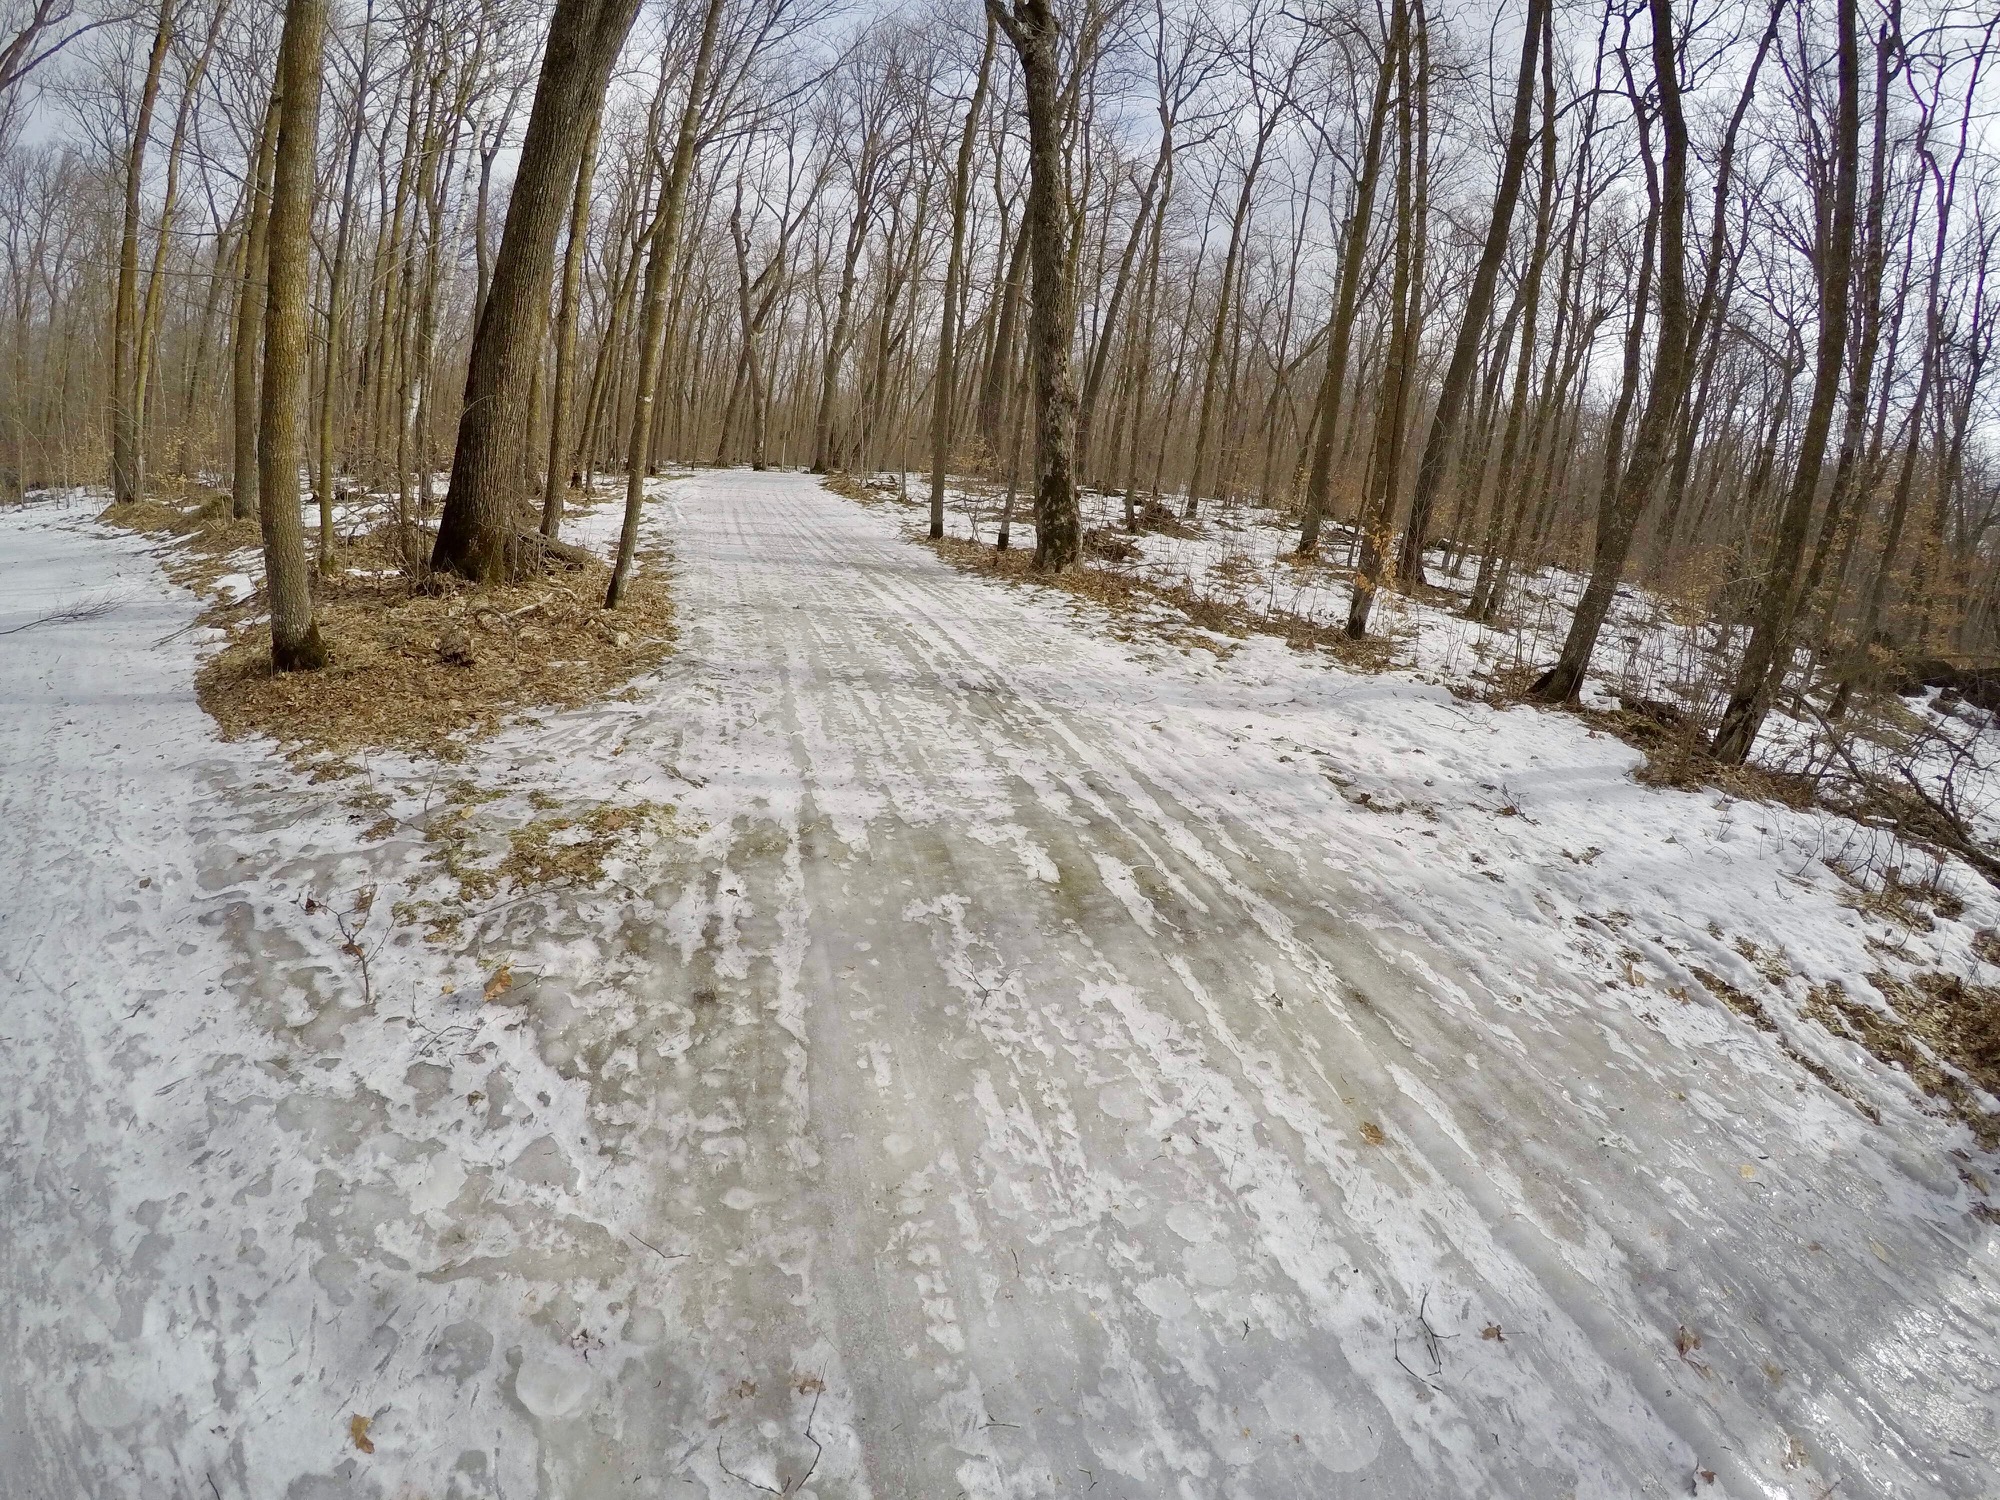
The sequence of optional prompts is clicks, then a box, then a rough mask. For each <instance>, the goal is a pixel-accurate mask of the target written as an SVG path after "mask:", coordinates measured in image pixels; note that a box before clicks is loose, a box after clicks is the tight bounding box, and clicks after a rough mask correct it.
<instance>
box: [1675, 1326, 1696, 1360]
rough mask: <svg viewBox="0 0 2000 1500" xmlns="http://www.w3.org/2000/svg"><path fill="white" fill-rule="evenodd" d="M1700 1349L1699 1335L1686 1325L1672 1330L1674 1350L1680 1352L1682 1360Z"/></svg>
mask: <svg viewBox="0 0 2000 1500" xmlns="http://www.w3.org/2000/svg"><path fill="white" fill-rule="evenodd" d="M1700 1347H1701V1335H1700V1334H1698V1333H1696V1332H1695V1331H1694V1330H1693V1329H1692V1328H1690V1327H1688V1326H1687V1324H1685V1323H1683V1324H1681V1326H1680V1327H1678V1328H1676V1329H1675V1330H1674V1348H1675V1349H1676V1350H1678V1351H1679V1352H1680V1356H1681V1358H1682V1359H1686V1358H1687V1357H1688V1356H1689V1355H1690V1354H1692V1353H1694V1351H1695V1350H1697V1349H1699V1348H1700Z"/></svg>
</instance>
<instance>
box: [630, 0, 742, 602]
mask: <svg viewBox="0 0 2000 1500" xmlns="http://www.w3.org/2000/svg"><path fill="white" fill-rule="evenodd" d="M723 5H724V0H708V10H707V13H706V14H705V15H704V16H703V17H702V23H701V41H700V43H699V45H698V46H697V47H696V49H695V58H694V71H693V72H692V73H691V74H689V76H688V87H687V98H686V99H685V100H684V101H683V102H682V104H681V120H680V127H679V129H678V130H677V131H675V133H674V158H673V161H672V163H671V164H669V166H668V168H667V175H666V177H665V178H664V179H663V180H662V181H661V184H660V203H659V207H658V210H657V212H656V213H655V215H654V218H653V224H652V229H651V233H650V234H649V235H648V237H647V238H648V241H649V243H648V245H647V249H646V290H645V293H644V297H643V303H644V307H643V311H642V312H641V314H640V325H641V326H640V333H639V370H638V374H637V376H636V377H635V379H634V383H633V384H634V389H633V401H632V430H631V437H630V441H629V442H628V443H627V445H626V462H625V521H624V525H623V526H622V527H620V528H619V533H618V561H617V563H616V564H615V565H614V566H613V567H612V570H611V583H610V586H609V587H608V588H607V589H606V590H605V592H604V607H605V608H606V609H616V608H617V607H618V600H619V597H620V596H621V595H622V594H623V593H624V592H625V585H626V583H627V581H628V580H629V579H630V578H631V575H632V560H633V558H634V557H635V556H637V554H638V550H639V513H640V507H641V506H642V505H643V504H644V502H645V499H646V475H647V472H648V471H649V470H650V469H651V468H652V466H653V394H654V388H655V387H656V386H657V385H658V384H659V374H660V356H661V353H662V349H661V346H662V345H663V344H664V343H665V342H666V336H667V282H668V280H669V278H670V276H671V274H672V271H673V260H674V253H675V251H676V250H677V249H678V248H679V242H680V224H681V211H682V208H683V206H684V205H685V203H686V202H687V185H688V178H689V176H690V175H692V173H693V172H694V153H695V145H696V138H695V132H696V127H697V126H698V125H699V124H700V122H701V111H702V107H703V105H704V104H705V103H706V101H707V95H708V76H709V70H710V68H711V67H712V66H713V65H714V59H715V38H716V33H717V31H718V30H719V29H720V27H721V24H722V11H723Z"/></svg>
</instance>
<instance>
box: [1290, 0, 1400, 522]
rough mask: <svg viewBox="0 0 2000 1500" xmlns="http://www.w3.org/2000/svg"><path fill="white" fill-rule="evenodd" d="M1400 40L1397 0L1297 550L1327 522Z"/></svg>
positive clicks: (1343, 272) (1357, 187)
mask: <svg viewBox="0 0 2000 1500" xmlns="http://www.w3.org/2000/svg"><path fill="white" fill-rule="evenodd" d="M1404 44H1405V37H1404V28H1403V26H1402V24H1401V6H1400V0H1399V3H1398V6H1397V9H1396V20H1395V21H1393V22H1392V24H1391V28H1390V33H1389V35H1388V36H1386V37H1384V38H1383V41H1382V61H1381V64H1380V66H1379V67H1377V69H1376V70H1375V98H1374V102H1373V103H1372V104H1371V105H1370V107H1369V111H1368V135H1367V139H1366V141H1365V142H1364V144H1363V146H1362V148H1361V163H1360V166H1359V167H1358V168H1357V169H1356V172H1355V179H1354V203H1353V206H1352V207H1351V208H1350V209H1349V210H1348V215H1347V230H1346V235H1345V238H1344V239H1343V242H1342V244H1341V248H1340V286H1339V290H1338V291H1337V292H1336V293H1335V295H1334V302H1333V315H1332V317H1331V318H1330V319H1329V321H1328V323H1327V331H1326V369H1325V371H1324V373H1322V374H1321V376H1320V382H1319V399H1318V401H1317V402H1316V403H1315V408H1314V409H1315V417H1314V423H1315V429H1314V435H1313V446H1312V466H1311V468H1310V469H1309V470H1308V471H1307V475H1306V511H1305V519H1304V521H1303V523H1302V524H1301V525H1300V527H1299V546H1298V555H1299V556H1300V557H1311V556H1313V555H1315V554H1316V553H1317V552H1318V551H1319V533H1320V528H1321V527H1322V526H1323V525H1324V524H1325V523H1326V507H1327V501H1328V500H1329V499H1330V498H1331V496H1332V493H1333V443H1334V437H1335V430H1336V429H1337V428H1338V427H1339V425H1340V403H1341V396H1342V393H1343V389H1344V387H1345V386H1346V384H1347V351H1348V346H1349V345H1350V344H1351V343H1352V342H1353V338H1354V316H1355V313H1356V311H1357V310H1358V309H1359V307H1360V304H1361V270H1362V267H1363V265H1364V264H1365V263H1366V262H1367V259H1368V234H1369V225H1370V224H1371V223H1372V221H1373V218H1374V213H1375V185H1376V183H1377V182H1378V181H1379V180H1380V178H1381V175H1382V135H1383V130H1384V127H1385V125H1386V123H1387V121H1388V118H1389V90H1390V87H1391V86H1392V85H1393V84H1394V83H1395V81H1396V70H1397V65H1398V60H1399V58H1400V57H1401V52H1402V48H1403V46H1404Z"/></svg>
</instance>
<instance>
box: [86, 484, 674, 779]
mask: <svg viewBox="0 0 2000 1500" xmlns="http://www.w3.org/2000/svg"><path fill="white" fill-rule="evenodd" d="M100 519H103V520H105V521H107V522H110V523H112V524H117V525H123V526H129V527H132V528H134V529H138V530H144V531H148V532H153V533H159V534H165V535H171V536H175V537H180V538H184V539H185V541H184V542H183V544H182V545H180V546H177V547H175V548H174V549H173V550H172V551H171V552H170V554H169V555H168V556H167V557H166V558H165V559H164V561H165V563H166V566H167V570H168V572H169V574H170V576H172V577H173V578H174V579H175V580H176V581H177V582H180V583H182V584H184V585H186V586H188V587H190V588H193V589H196V590H197V591H198V592H205V591H206V590H207V589H208V588H209V587H212V585H213V584H214V582H215V580H216V579H218V578H220V577H221V576H222V575H223V574H224V573H226V572H230V571H233V570H234V569H235V568H237V567H241V568H243V569H244V570H246V571H249V572H251V573H253V574H261V572H262V558H261V555H259V554H257V552H256V550H255V549H257V548H259V547H260V545H261V539H260V537H259V534H258V531H257V523H256V522H255V521H235V520H231V519H230V518H229V501H228V497H227V496H225V495H214V494H211V495H207V496H201V495H195V496H192V497H190V498H187V499H183V500H174V499H170V498H160V499H148V500H141V501H135V502H131V503H129V504H126V505H123V506H114V507H112V508H111V509H110V510H108V511H107V512H105V514H104V516H103V517H101V518H100ZM428 543H429V539H428V537H427V536H425V534H424V533H422V532H421V531H418V532H416V533H414V534H413V535H412V536H411V538H410V545H409V546H408V547H407V548H406V547H405V546H404V545H402V540H401V538H400V537H399V535H398V533H397V528H396V527H395V526H394V525H393V523H388V522H378V523H377V524H374V525H372V526H362V527H359V528H357V529H356V530H355V531H354V532H353V533H351V534H349V535H348V536H346V537H344V538H340V539H339V540H338V542H337V544H336V546H335V549H334V555H333V562H334V570H333V572H332V573H331V574H330V575H328V574H321V573H319V572H318V571H317V570H316V571H315V573H314V575H313V588H314V594H315V600H314V604H315V609H316V611H317V614H318V619H319V628H320V633H321V635H322V637H323V638H324V639H325V641H326V644H327V656H328V660H327V665H326V667H325V668H324V669H323V670H321V671H318V672H304V673H287V674H283V675H280V674H277V673H274V672H273V671H272V670H271V666H270V658H269V649H268V642H267V637H266V630H265V626H264V623H263V620H264V616H265V613H266V607H265V601H264V597H263V592H262V589H261V588H259V589H258V590H257V591H255V592H253V593H252V594H251V595H249V597H247V598H245V599H242V600H240V601H235V602H229V601H216V602H213V603H211V604H210V606H209V607H208V609H207V610H206V611H205V612H204V614H203V616H202V623H203V624H206V625H211V626H214V627H216V628H218V629H220V630H223V631H225V632H226V633H227V636H228V639H227V641H226V643H225V644H224V646H223V648H222V649H221V650H220V651H218V652H217V653H215V654H214V655H213V656H211V657H210V658H209V659H208V660H207V661H206V662H205V663H204V664H203V666H202V668H201V670H200V671H199V673H198V674H197V677H196V695H197V697H198V698H199V700H200V702H201V704H202V707H204V708H205V709H207V710H208V712H209V714H210V715H211V716H212V717H213V718H214V719H215V721H216V723H217V725H218V726H220V728H221V730H222V733H223V735H224V736H225V737H226V738H230V739H236V738H240V737H242V736H245V735H257V734H262V735H268V736H270V737H271V738H273V739H275V740H277V741H278V742H279V743H280V744H281V745H283V746H285V747H286V748H287V749H288V750H291V751H293V752H296V753H303V754H304V755H307V756H314V755H326V754H332V755H336V756H338V755H339V754H341V753H342V752H346V751H351V750H358V749H364V748H388V749H399V750H407V751H411V752H415V753H421V754H427V755H431V756H435V757H437V758H439V759H444V760H455V759H458V758H459V757H461V756H462V755H463V754H464V751H465V748H466V746H467V745H468V744H469V743H470V742H471V741H473V740H476V739H478V738H480V737H483V736H486V735H490V734H492V733H493V732H494V731H495V730H497V729H498V728H499V727H500V726H501V725H502V724H503V723H505V722H507V721H508V720H510V719H512V718H516V717H518V716H520V715H523V714H525V713H528V712H530V711H532V710H536V709H564V708H572V707H575V706H576V705H578V704H580V703H584V702H588V701H590V700H591V699H594V698H599V697H603V696H606V695H607V694H609V693H611V692H613V691H614V690H616V689H617V688H619V687H620V686H622V685H623V684H625V683H628V682H630V681H631V680H632V679H633V678H634V677H637V676H639V675H641V674H643V673H644V672H646V671H648V670H650V669H651V668H653V667H655V666H657V665H658V664H659V663H660V661H661V660H663V659H664V658H665V657H666V656H667V654H668V653H669V652H670V651H671V650H672V648H673V642H674V617H673V605H672V600H671V598H670V596H669V593H668V590H667V586H666V582H665V578H664V574H665V571H666V570H665V568H664V566H662V562H663V559H662V558H661V557H660V556H659V554H657V553H651V554H648V555H647V560H648V561H649V562H650V563H651V564H652V566H650V567H646V568H643V569H642V570H641V571H640V572H639V573H638V574H637V576H635V577H634V579H633V580H632V582H631V586H630V587H629V588H628V589H627V590H626V593H625V596H624V598H623V599H622V600H621V601H620V603H619V607H618V608H617V609H616V610H606V609H603V608H602V607H601V604H602V600H603V597H604V589H605V585H606V583H607V582H608V580H609V577H610V570H609V568H608V567H607V566H606V565H604V564H603V563H601V562H597V561H594V560H593V561H591V562H588V563H584V564H582V565H580V566H573V567H565V568H560V569H552V570H551V571H548V572H545V573H541V574H538V575H535V576H530V577H527V578H524V579H522V580H520V581H518V582H514V583H508V584H500V585H490V586H485V587H474V586H473V585H471V584H468V583H465V582H463V581H461V580H458V579H455V578H450V577H446V576H443V575H434V574H430V573H429V572H428V570H427V569H426V568H425V567H424V566H423V561H424V558H425V555H426V554H427V551H428ZM246 549H247V550H249V551H250V552H251V555H250V556H249V557H247V558H246V557H244V556H242V555H241V554H243V553H244V552H245V550H246ZM307 550H308V553H309V554H310V555H312V557H313V560H314V561H315V562H316V561H317V538H316V536H314V535H313V534H312V533H311V532H310V530H309V532H308V536H307Z"/></svg>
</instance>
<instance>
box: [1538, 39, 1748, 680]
mask: <svg viewBox="0 0 2000 1500" xmlns="http://www.w3.org/2000/svg"><path fill="white" fill-rule="evenodd" d="M1648 5H1649V9H1650V11H1651V15H1652V28H1653V38H1652V43H1653V45H1652V51H1653V77H1654V81H1655V85H1656V88H1657V92H1658V95H1659V104H1658V108H1659V122H1660V133H1661V141H1662V145H1661V152H1660V162H1659V165H1658V166H1657V167H1655V165H1654V163H1653V159H1652V154H1651V147H1650V144H1649V136H1648V132H1647V130H1646V126H1645V122H1644V120H1643V118H1642V119H1641V124H1640V142H1641V147H1642V154H1643V155H1644V158H1645V169H1646V187H1647V195H1648V199H1649V201H1650V203H1651V204H1652V205H1653V210H1652V215H1651V216H1652V217H1654V218H1655V219H1656V220H1657V225H1658V227H1657V234H1656V236H1655V237H1654V246H1655V250H1656V254H1655V256H1654V259H1655V261H1656V263H1657V275H1658V280H1659V321H1658V327H1657V329H1656V331H1655V334H1654V343H1653V371H1652V381H1651V384H1650V386H1649V387H1648V389H1647V392H1646V404H1645V407H1644V408H1643V409H1642V411H1641V412H1640V416H1639V427H1638V431H1637V433H1636V434H1635V435H1634V437H1633V440H1632V448H1631V452H1630V453H1629V454H1627V455H1626V456H1625V460H1624V464H1623V467H1622V471H1621V472H1618V473H1617V474H1616V475H1615V476H1614V474H1613V472H1612V466H1611V464H1609V463H1607V465H1606V474H1605V480H1604V483H1603V487H1602V492H1601V496H1600V499H1599V502H1598V515H1597V539H1596V545H1595V548H1594V551H1593V555H1592V558H1591V570H1590V580H1589V582H1588V583H1586V584H1585V585H1584V590H1583V596H1582V598H1580V599H1579V600H1578V601H1577V606H1576V612H1575V613H1574V614H1573V615H1572V616H1571V617H1570V624H1569V632H1568V634H1567V635H1565V636H1564V638H1563V645H1562V653H1561V655H1560V656H1559V657H1558V658H1557V660H1556V664H1555V666H1553V667H1551V668H1550V669H1549V670H1548V671H1547V672H1544V673H1543V674H1542V675H1541V677H1539V678H1538V679H1536V681H1535V684H1534V686H1533V688H1532V689H1531V690H1530V691H1531V692H1533V694H1534V695H1535V696H1536V697H1538V698H1540V699H1541V700H1542V701H1544V702H1548V703H1569V702H1573V701H1574V700H1575V699H1576V697H1577V695H1578V694H1579V693H1580V692H1582V690H1583V679H1584V675H1585V674H1586V673H1587V672H1588V671H1589V669H1590V658H1591V656H1592V654H1593V653H1594V652H1595V651H1596V649H1597V637H1598V633H1599V632H1600V631H1601V630H1602V629H1603V628H1604V620H1605V617H1606V616H1607V615H1608V614H1609V613H1610V612H1611V601H1612V599H1613V597H1614V596H1615V595H1616V594H1617V592H1618V581H1619V579H1620V577H1622V576H1623V573H1624V570H1625V559H1626V557H1627V556H1628V555H1629V554H1630V552H1631V550H1632V535H1633V533H1634V531H1635V530H1636V529H1637V527H1638V524H1639V517H1640V515H1641V514H1642V513H1643V512H1644V510H1645V508H1646V503H1647V501H1648V500H1649V499H1651V497H1652V494H1653V490H1654V487H1655V485H1656V483H1657V481H1658V479H1659V478H1660V475H1661V471H1662V466H1663V465H1664V464H1665V462H1666V460H1667V456H1668V450H1669V448H1670V447H1671V445H1672V441H1673V434H1674V425H1675V422H1676V421H1677V420H1678V418H1679V415H1680V409H1681V402H1682V401H1683V400H1684V399H1685V396H1686V392H1687V387H1688V383H1689V380H1690V378H1691V374H1692V370H1691V366H1692V363H1693V360H1692V353H1693V351H1692V350H1691V349H1690V347H1689V337H1690V333H1691V331H1692V315H1691V313H1690V310H1689V307H1688V295H1687V260H1686V257H1687V162H1688V136H1687V119H1686V116H1685V115H1684V113H1683V112H1682V109H1681V82H1680V65H1679V61H1678V58H1677V56H1676V51H1675V46H1674V38H1673V13H1672V9H1671V3H1670V0H1648ZM1754 84H1755V75H1754V74H1753V75H1752V77H1751V78H1750V80H1749V81H1748V82H1746V84H1745V86H1744V93H1743V99H1744V101H1745V106H1744V107H1747V101H1748V99H1749V97H1750V89H1751V88H1752V87H1753V86H1754ZM1626 87H1627V89H1628V90H1629V91H1631V92H1632V95H1633V99H1634V109H1635V112H1639V111H1641V110H1642V109H1643V106H1642V105H1640V103H1639V101H1638V94H1637V90H1636V87H1635V86H1634V85H1633V84H1632V82H1631V79H1630V76H1629V74H1628V76H1627V82H1626ZM1726 186H1727V184H1726V180H1725V181H1724V182H1722V183H1721V184H1720V185H1719V187H1718V193H1720V192H1721V191H1725V190H1726ZM1633 319H1634V323H1635V325H1638V326H1643V324H1644V321H1645V298H1644V295H1643V294H1641V296H1640V297H1639V299H1638V302H1637V304H1636V306H1635V307H1634V310H1633ZM1626 355H1627V357H1626V387H1627V390H1628V391H1629V390H1630V388H1631V385H1632V373H1633V367H1634V359H1635V357H1636V355H1635V351H1634V348H1633V346H1632V345H1631V344H1630V343H1629V342H1628V344H1627V351H1626ZM1624 399H1627V398H1623V397H1621V402H1622V401H1623V400H1624Z"/></svg>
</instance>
